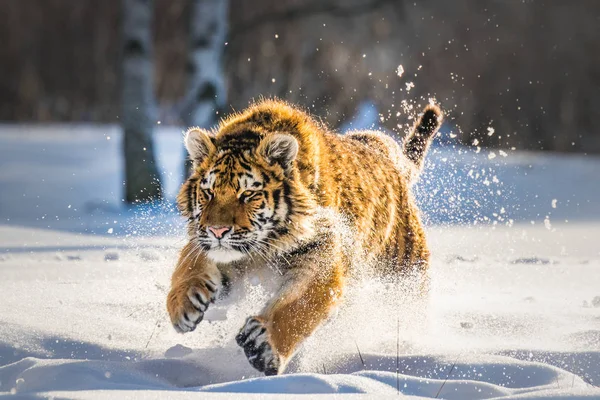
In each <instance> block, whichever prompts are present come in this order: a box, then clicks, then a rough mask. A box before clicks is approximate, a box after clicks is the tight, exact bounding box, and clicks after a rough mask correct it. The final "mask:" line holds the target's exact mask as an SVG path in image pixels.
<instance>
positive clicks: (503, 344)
mask: <svg viewBox="0 0 600 400" xmlns="http://www.w3.org/2000/svg"><path fill="white" fill-rule="evenodd" d="M107 137H110V139H107ZM180 139H181V136H180V132H179V130H177V129H171V130H169V129H163V130H161V131H160V132H159V134H158V135H157V147H158V148H160V149H161V151H160V154H159V160H160V163H161V166H162V168H163V169H164V170H165V171H168V174H167V173H166V174H165V182H167V193H168V195H169V197H170V199H172V198H173V195H174V193H175V191H176V190H177V185H178V183H179V179H180V172H179V171H180V170H179V167H180V165H179V164H180V161H179V159H180V157H181V155H182V152H183V150H182V147H181V145H180V142H179V141H180ZM119 141H120V135H119V132H118V130H117V129H115V128H111V127H89V126H81V127H73V126H70V127H68V128H63V127H55V128H43V129H42V128H35V129H34V128H14V127H8V126H5V127H2V128H0V296H1V300H0V306H1V307H0V393H5V394H7V395H10V394H11V393H14V394H17V395H23V396H25V397H27V396H33V395H36V396H37V395H39V396H42V397H44V396H47V395H48V394H50V395H52V396H55V397H57V398H60V397H67V398H99V397H105V398H115V396H116V397H118V398H129V397H136V398H138V397H143V398H159V399H164V398H179V397H183V396H189V395H197V396H204V397H207V396H209V395H210V396H214V398H223V399H225V398H243V397H244V396H245V397H247V398H251V397H253V396H259V394H260V396H261V398H269V397H268V396H263V395H262V394H266V393H275V394H280V393H288V394H331V393H336V394H342V395H343V394H349V393H364V397H365V398H374V399H375V398H382V397H384V396H389V397H390V398H392V397H393V398H397V397H398V396H397V395H398V392H400V393H402V394H405V395H410V396H416V397H417V398H433V397H436V396H437V397H438V398H446V399H490V398H600V389H597V388H596V387H594V385H600V245H599V244H598V238H599V237H600V185H597V184H594V183H595V182H597V181H598V180H597V177H598V174H599V172H600V159H598V158H597V157H596V158H595V157H591V156H560V155H545V154H539V153H522V152H510V151H508V152H507V153H508V154H507V156H506V157H503V156H502V155H500V154H499V153H498V151H495V154H496V155H497V156H496V157H492V158H490V157H488V153H489V150H481V152H479V153H475V151H473V150H471V149H468V148H462V147H454V148H453V147H452V146H451V145H446V146H444V147H434V148H433V149H432V152H431V153H430V155H429V157H428V164H427V169H426V171H425V173H424V175H423V179H422V180H421V182H420V183H419V184H418V185H417V186H416V187H415V192H416V195H417V198H418V199H419V203H420V204H421V205H422V207H423V209H424V219H425V220H426V221H427V224H428V227H427V231H428V235H429V239H430V247H431V250H432V254H433V258H432V263H431V275H432V292H431V295H430V297H429V299H427V300H426V301H424V302H420V303H416V304H415V303H414V302H411V301H410V300H408V299H406V298H405V297H404V296H403V293H402V288H399V287H397V286H395V285H394V284H389V283H387V284H386V283H383V282H378V281H372V280H371V281H368V282H361V283H360V284H358V285H353V286H352V287H351V288H350V289H349V293H348V296H347V301H346V303H345V305H344V306H343V307H342V308H341V309H340V310H339V313H338V315H337V316H336V317H335V318H333V319H332V320H331V321H330V322H329V323H328V324H326V325H325V326H323V327H322V328H321V329H320V330H319V331H318V333H317V334H316V335H314V336H313V337H312V338H310V339H309V340H308V341H307V343H305V345H304V346H303V348H302V350H301V352H300V353H299V354H298V356H297V357H296V358H295V359H294V360H293V362H292V363H291V365H290V367H289V369H288V371H287V374H286V375H284V376H279V377H270V378H264V377H260V376H259V374H258V373H257V372H256V371H254V370H253V369H252V368H251V367H250V365H249V364H248V362H247V361H246V359H245V357H244V355H243V353H242V351H241V350H240V349H238V347H237V346H236V345H235V344H234V340H233V337H234V336H235V334H236V333H237V330H238V329H239V328H240V327H241V325H242V322H243V320H244V319H245V317H246V316H248V315H250V314H251V313H253V312H256V311H257V310H259V309H260V308H261V305H262V304H263V303H264V301H265V299H266V294H265V293H264V291H263V289H262V288H261V286H260V284H256V282H254V281H253V282H252V283H247V284H246V287H245V294H244V296H242V297H243V299H242V300H240V301H237V302H234V301H233V300H230V301H229V303H230V304H227V307H226V306H225V305H224V304H222V305H216V306H215V307H214V308H213V309H212V310H211V311H210V312H209V315H208V317H209V319H210V321H204V322H202V323H201V325H200V326H199V327H198V329H197V330H196V331H195V332H193V333H191V334H188V335H185V336H182V335H179V334H177V333H175V331H174V330H173V329H172V328H171V326H170V324H169V322H168V317H167V314H166V310H165V297H166V293H167V290H168V287H169V276H170V273H171V271H172V268H173V265H174V262H175V259H176V256H177V251H178V249H179V248H180V247H181V246H182V245H183V243H184V236H183V229H182V226H183V221H181V219H180V218H179V217H177V215H176V212H175V210H174V207H173V204H172V203H171V202H167V203H166V204H164V205H161V206H154V207H146V208H145V209H139V208H138V209H130V210H125V209H124V207H123V206H122V204H121V203H120V202H119V198H120V193H121V189H122V184H121V183H120V179H121V176H122V171H121V169H122V162H121V161H120V158H119V155H120V151H119ZM494 177H495V179H494ZM475 222H476V224H475ZM444 382H445V383H444ZM49 392H50V393H49ZM195 392H202V393H195ZM205 392H210V393H205ZM223 392H236V393H237V394H236V395H235V396H234V397H232V395H231V394H229V393H223ZM240 393H245V394H244V395H242V394H240Z"/></svg>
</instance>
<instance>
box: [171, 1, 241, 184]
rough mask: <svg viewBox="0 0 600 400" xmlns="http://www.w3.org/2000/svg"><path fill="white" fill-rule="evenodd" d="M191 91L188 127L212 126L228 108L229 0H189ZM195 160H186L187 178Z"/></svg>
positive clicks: (186, 102)
mask: <svg viewBox="0 0 600 400" xmlns="http://www.w3.org/2000/svg"><path fill="white" fill-rule="evenodd" d="M188 1H189V19H188V55H187V64H186V75H187V91H186V96H185V99H184V101H183V107H182V115H181V118H182V120H183V122H184V124H185V125H186V126H187V127H191V126H199V127H202V128H210V127H212V126H213V125H215V124H216V123H217V121H218V113H219V112H220V111H222V110H223V109H224V107H225V101H226V96H227V88H226V85H225V76H224V65H223V58H224V57H223V53H224V51H225V39H226V35H227V25H228V14H229V1H228V0H188ZM190 167H191V163H190V162H189V160H187V161H186V163H185V166H184V174H185V177H187V176H188V175H189V171H190Z"/></svg>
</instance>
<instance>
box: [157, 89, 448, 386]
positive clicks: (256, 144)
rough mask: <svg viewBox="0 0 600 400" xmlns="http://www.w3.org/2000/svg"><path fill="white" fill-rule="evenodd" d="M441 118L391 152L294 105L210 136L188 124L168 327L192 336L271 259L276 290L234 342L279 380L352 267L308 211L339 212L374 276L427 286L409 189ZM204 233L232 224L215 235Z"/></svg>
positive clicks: (422, 121) (335, 232)
mask: <svg viewBox="0 0 600 400" xmlns="http://www.w3.org/2000/svg"><path fill="white" fill-rule="evenodd" d="M441 121H442V113H441V111H440V109H439V108H438V107H437V106H434V105H429V106H427V107H426V108H425V111H424V113H423V114H422V116H421V117H420V118H419V119H417V121H416V123H415V125H414V127H413V130H412V132H411V133H410V134H409V135H408V137H407V138H406V139H405V140H404V143H403V147H402V148H401V147H400V146H398V144H397V143H396V142H395V141H394V140H393V139H391V138H390V137H388V136H386V135H384V134H383V133H380V132H371V131H368V132H354V133H350V134H347V135H339V134H335V133H332V132H330V131H328V130H327V128H326V127H324V126H323V125H322V124H320V123H319V122H317V121H316V120H314V119H313V118H311V117H310V116H309V115H308V114H307V113H305V112H303V111H301V110H299V109H298V108H295V107H293V106H291V105H289V104H287V103H284V102H281V101H278V100H264V101H260V102H258V103H256V104H254V105H252V106H251V107H249V108H248V109H247V110H245V111H244V112H241V113H239V114H234V115H232V116H230V117H229V118H227V119H225V120H223V121H222V122H221V123H220V125H219V126H218V128H217V129H215V130H213V131H210V132H209V131H204V130H201V129H199V128H192V129H190V130H189V131H188V132H187V134H186V139H185V141H186V146H187V149H188V152H189V153H190V157H191V158H192V160H193V162H194V167H193V171H192V174H191V176H190V178H189V179H188V180H187V181H186V182H185V183H184V184H183V186H182V188H181V191H180V194H179V196H178V204H179V207H180V209H181V212H182V213H183V215H184V216H186V217H188V218H189V224H188V234H189V239H190V240H189V243H188V244H187V245H186V246H185V247H184V249H183V251H182V253H181V256H180V259H179V261H178V264H177V267H176V269H175V272H174V274H173V278H172V288H171V292H170V293H169V295H168V299H167V308H168V311H169V314H170V316H171V320H172V322H173V324H174V326H175V327H176V329H177V330H179V331H181V332H186V331H191V330H193V329H195V327H196V325H197V324H198V323H199V322H200V321H201V320H202V318H203V315H204V312H205V311H206V308H207V307H208V305H209V303H210V302H213V301H215V300H216V299H217V298H218V294H219V292H220V291H223V289H224V288H225V287H227V286H228V285H229V284H230V283H231V282H232V281H235V280H238V279H243V276H244V273H245V272H247V271H248V270H252V269H256V268H265V267H266V265H267V264H274V265H275V267H276V269H277V271H279V272H280V273H281V274H282V283H281V288H280V289H279V291H278V292H277V293H276V294H275V296H274V297H273V299H272V300H271V301H270V302H269V303H268V304H267V305H266V306H265V308H264V309H263V311H262V312H261V313H260V314H259V315H257V316H254V317H251V318H249V319H248V321H247V323H246V325H245V327H243V328H242V330H241V331H240V334H239V335H238V337H237V341H238V344H240V346H242V347H243V348H244V350H245V352H246V355H247V357H248V359H249V361H250V362H251V363H252V365H254V366H255V367H256V368H257V369H259V370H260V371H263V372H265V373H266V374H276V373H280V372H281V371H282V370H283V369H284V368H285V365H286V364H287V362H288V361H289V359H290V358H291V356H292V355H293V353H294V351H295V350H296V349H297V348H298V345H299V344H300V343H301V342H302V341H303V340H304V339H305V338H306V337H308V336H309V335H310V334H311V333H312V332H313V331H314V330H315V329H316V328H317V327H318V325H319V324H320V323H321V322H323V320H324V319H325V318H326V317H327V316H328V315H329V313H330V311H331V309H332V308H333V307H334V306H335V305H336V303H337V302H338V301H339V299H340V298H341V297H342V295H343V289H344V282H345V279H346V277H347V276H348V274H349V273H351V272H352V268H353V267H354V265H353V264H352V263H351V262H350V259H349V257H348V255H347V253H346V252H345V251H344V248H343V245H342V241H343V240H342V238H341V237H340V233H339V229H338V228H339V226H338V225H339V224H340V223H341V222H340V220H338V219H336V218H335V217H331V215H332V214H331V212H330V213H329V214H328V213H322V212H319V210H329V211H333V212H334V213H333V214H335V215H340V216H343V218H344V221H346V222H345V223H346V224H348V225H349V227H350V231H351V238H350V240H351V241H352V242H353V243H354V245H355V246H356V247H357V248H362V249H364V251H365V254H366V256H367V257H369V258H370V259H373V260H376V261H377V262H376V265H379V266H380V269H381V272H382V273H386V274H394V275H398V274H400V275H401V274H404V273H407V272H412V271H415V270H417V271H419V272H420V273H421V274H422V276H423V282H426V280H427V279H426V270H427V264H428V259H429V251H428V248H427V243H426V240H425V234H424V231H423V228H422V225H421V222H420V218H419V213H418V210H417V207H416V205H415V202H414V200H413V197H412V195H411V193H410V185H411V183H412V182H413V181H414V180H415V179H416V177H417V176H418V173H419V171H420V169H421V167H422V164H423V158H424V156H425V153H426V151H427V147H428V145H429V143H430V141H431V139H432V137H433V136H434V134H435V133H436V132H437V130H438V128H439V126H440V124H441ZM328 215H329V217H328ZM210 227H218V228H219V232H221V231H224V230H226V229H227V228H230V227H232V228H233V229H229V230H228V231H226V232H227V233H225V234H224V235H223V236H222V237H220V238H219V237H216V236H214V235H212V234H211V232H213V231H214V229H213V231H211V229H210ZM267 260H268V261H269V262H267Z"/></svg>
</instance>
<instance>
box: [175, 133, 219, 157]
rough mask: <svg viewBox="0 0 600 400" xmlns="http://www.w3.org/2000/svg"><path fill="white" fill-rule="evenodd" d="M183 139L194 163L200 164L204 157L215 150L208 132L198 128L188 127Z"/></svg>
mask: <svg viewBox="0 0 600 400" xmlns="http://www.w3.org/2000/svg"><path fill="white" fill-rule="evenodd" d="M183 141H184V143H185V148H186V149H187V151H188V153H189V155H190V159H191V160H192V161H193V162H194V164H200V163H201V162H202V161H203V160H204V159H205V158H206V157H208V156H209V155H210V154H212V153H213V152H214V151H216V148H215V145H214V144H213V142H212V140H211V137H210V135H209V133H208V132H207V131H205V130H203V129H200V128H190V129H188V131H187V132H186V133H185V137H184V139H183Z"/></svg>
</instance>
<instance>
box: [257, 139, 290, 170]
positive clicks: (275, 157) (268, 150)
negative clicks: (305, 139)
mask: <svg viewBox="0 0 600 400" xmlns="http://www.w3.org/2000/svg"><path fill="white" fill-rule="evenodd" d="M258 153H259V154H260V155H262V156H263V157H264V158H265V159H266V160H267V162H268V163H269V164H275V163H277V164H279V165H281V167H282V168H283V169H284V170H286V171H288V170H289V168H290V167H291V166H292V162H293V161H294V160H295V159H296V156H297V155H298V141H297V140H296V138H294V137H293V136H292V135H288V134H285V133H273V134H271V135H269V136H267V137H265V138H264V139H263V140H262V141H261V142H260V145H259V146H258Z"/></svg>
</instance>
